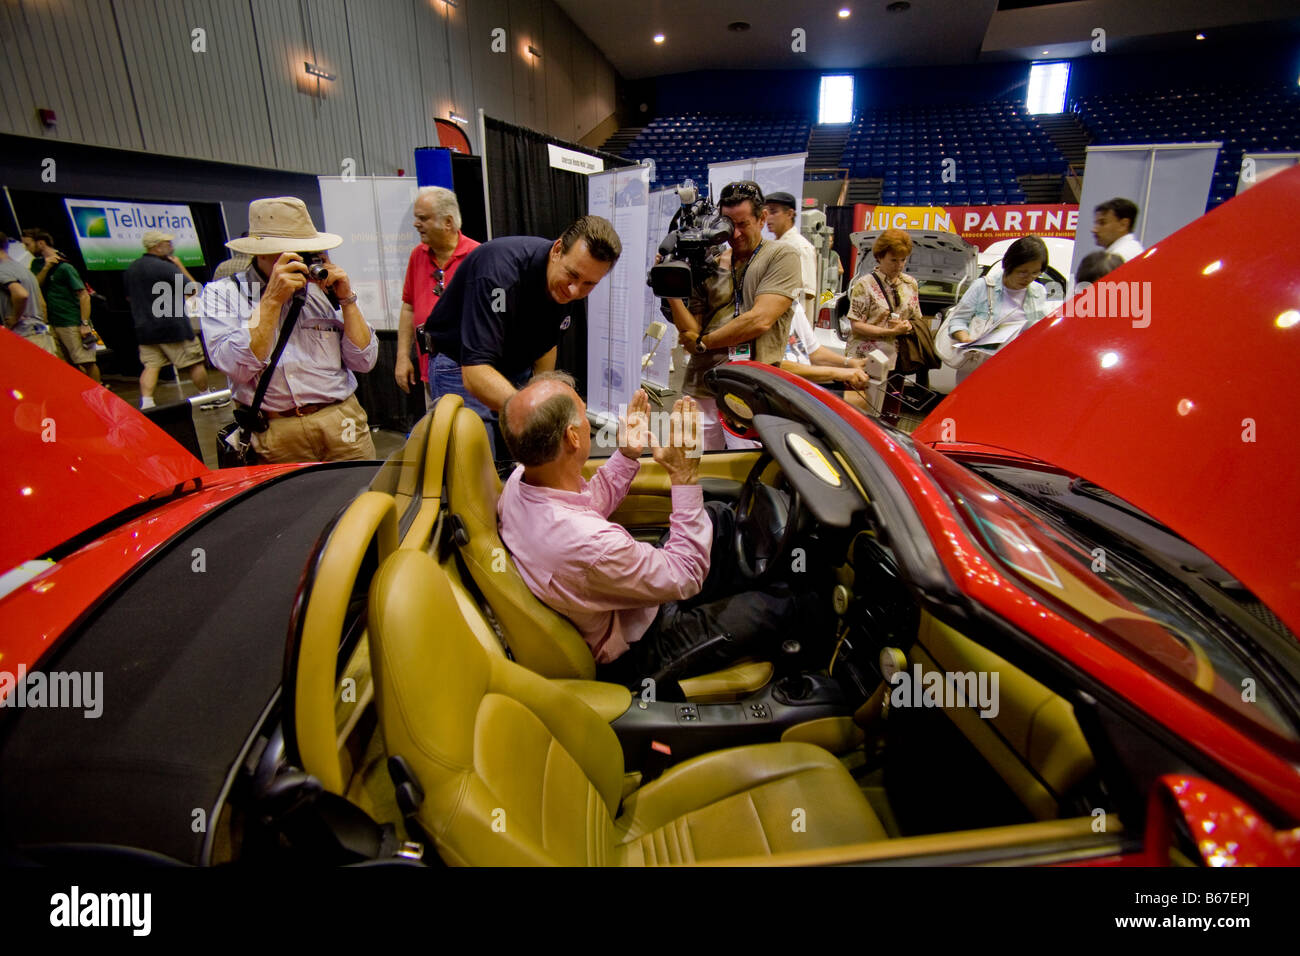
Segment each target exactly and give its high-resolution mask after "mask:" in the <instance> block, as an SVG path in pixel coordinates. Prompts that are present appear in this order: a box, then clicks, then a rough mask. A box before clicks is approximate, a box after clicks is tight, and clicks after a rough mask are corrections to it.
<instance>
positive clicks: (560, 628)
mask: <svg viewBox="0 0 1300 956" xmlns="http://www.w3.org/2000/svg"><path fill="white" fill-rule="evenodd" d="M446 478H447V505H448V507H449V508H450V510H451V513H452V515H455V516H459V518H460V520H461V522H462V524H463V526H464V531H465V537H463V538H462V539H461V540H459V541H458V542H457V543H458V544H459V545H460V553H461V557H462V558H463V559H464V561H465V564H466V566H467V567H468V568H469V573H470V576H471V577H472V578H473V579H474V583H475V584H477V585H478V588H479V590H480V591H482V592H483V597H484V599H485V600H486V601H487V603H488V606H489V607H491V608H492V612H493V613H494V614H495V615H496V618H497V621H498V623H500V625H501V628H502V630H504V631H505V636H506V643H507V644H509V645H510V650H511V652H512V653H513V654H514V656H515V660H517V661H518V662H519V663H520V664H523V665H524V666H525V667H527V668H528V669H529V670H532V671H536V672H537V673H538V674H541V675H542V676H543V677H578V678H582V679H584V680H590V679H592V678H593V677H595V676H596V661H595V658H593V657H592V656H591V649H590V648H589V647H587V642H586V641H584V640H583V639H582V635H581V634H579V633H578V629H577V628H575V627H574V626H573V624H572V623H571V622H570V621H569V620H568V618H566V617H564V616H563V615H561V614H557V613H556V612H555V611H554V610H552V609H551V608H549V607H547V606H546V605H545V604H543V603H542V602H541V601H539V600H538V599H537V598H536V597H534V596H533V592H532V591H530V590H528V585H527V584H525V583H524V579H523V578H522V577H520V575H519V570H518V569H517V568H516V567H515V562H514V558H513V557H511V556H510V553H509V552H508V551H507V550H506V547H505V545H504V544H503V543H502V541H501V535H500V534H498V533H497V499H498V498H499V497H501V479H500V477H498V476H497V471H496V464H495V463H494V462H493V460H492V453H491V451H490V449H489V448H488V435H487V428H486V426H485V425H484V424H483V419H481V418H479V417H478V415H477V414H475V412H474V411H473V410H471V409H468V408H463V407H462V408H460V409H459V410H457V412H456V417H455V419H454V421H453V423H452V429H451V441H450V443H449V445H448V448H447V472H446Z"/></svg>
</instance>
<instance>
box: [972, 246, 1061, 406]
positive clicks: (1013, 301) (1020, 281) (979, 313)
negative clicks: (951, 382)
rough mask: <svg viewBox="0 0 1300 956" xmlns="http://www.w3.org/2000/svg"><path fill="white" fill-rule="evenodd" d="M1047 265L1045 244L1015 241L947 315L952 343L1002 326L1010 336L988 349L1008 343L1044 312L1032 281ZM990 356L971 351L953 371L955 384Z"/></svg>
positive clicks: (1039, 289)
mask: <svg viewBox="0 0 1300 956" xmlns="http://www.w3.org/2000/svg"><path fill="white" fill-rule="evenodd" d="M1046 265H1047V246H1046V245H1045V244H1044V242H1043V240H1041V239H1039V238H1038V237H1037V236H1024V237H1022V238H1020V239H1017V240H1016V241H1015V242H1013V243H1012V244H1011V247H1010V248H1009V249H1007V253H1006V255H1005V256H1003V257H1002V262H1001V263H1000V266H1001V268H1000V269H999V268H998V267H997V266H994V267H993V268H992V269H990V270H989V273H988V275H986V276H985V277H984V278H983V279H982V280H980V281H978V282H973V283H971V287H970V288H969V289H967V290H966V294H965V295H963V296H962V297H961V301H960V302H958V303H957V304H956V305H955V306H954V307H953V310H952V312H951V313H949V316H948V320H947V323H948V334H949V335H950V336H952V339H953V341H954V342H973V341H975V340H976V339H979V338H981V337H983V336H986V335H988V334H989V333H991V332H994V331H995V330H997V329H1000V328H1003V327H1005V328H1006V330H1007V331H1009V332H1010V333H1011V334H1010V335H1009V336H1007V337H1006V339H1005V341H1003V342H1002V343H1001V344H999V345H997V346H995V347H994V348H993V349H992V351H993V352H996V351H997V350H998V349H1000V348H1002V347H1003V346H1005V345H1006V343H1007V342H1010V341H1011V340H1012V339H1014V338H1015V337H1016V336H1017V335H1019V334H1020V333H1021V332H1022V331H1024V330H1025V329H1027V328H1029V326H1031V325H1033V324H1034V323H1035V322H1037V321H1038V320H1039V319H1041V318H1043V317H1044V316H1045V315H1046V314H1047V290H1046V289H1044V288H1043V286H1041V285H1040V284H1038V283H1036V282H1035V281H1034V280H1035V279H1037V278H1038V276H1039V275H1040V274H1041V273H1042V271H1043V269H1044V268H1045V267H1046ZM991 354H992V353H991V352H984V351H979V352H974V351H973V352H972V354H971V355H970V356H969V357H968V358H967V360H966V362H965V363H964V364H963V365H962V366H961V367H960V368H959V369H958V370H957V382H958V383H960V382H961V381H962V379H964V378H965V377H966V376H967V375H969V374H970V373H971V372H973V371H974V370H975V369H977V368H979V366H980V365H981V364H983V363H984V361H986V360H987V359H988V358H989V357H990V355H991Z"/></svg>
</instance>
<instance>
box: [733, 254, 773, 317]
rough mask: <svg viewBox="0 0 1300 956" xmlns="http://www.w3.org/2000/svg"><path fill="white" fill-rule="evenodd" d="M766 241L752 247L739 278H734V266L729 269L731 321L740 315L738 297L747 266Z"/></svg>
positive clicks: (743, 282)
mask: <svg viewBox="0 0 1300 956" xmlns="http://www.w3.org/2000/svg"><path fill="white" fill-rule="evenodd" d="M766 241H767V240H766V239H760V240H758V245H756V246H755V247H754V251H753V252H752V253H750V255H749V258H748V259H746V260H745V265H744V266H743V267H742V268H741V270H740V277H739V278H737V277H736V267H735V266H734V265H733V266H732V267H731V295H732V300H733V305H734V306H735V308H734V311H733V312H732V313H731V317H732V318H733V319H734V318H735V317H736V316H738V315H740V295H741V292H742V290H743V287H744V284H745V273H746V272H748V271H749V264H750V263H751V262H753V261H754V257H755V256H757V255H758V250H759V249H762V248H763V243H764V242H766Z"/></svg>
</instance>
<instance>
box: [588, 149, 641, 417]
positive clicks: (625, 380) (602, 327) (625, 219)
mask: <svg viewBox="0 0 1300 956" xmlns="http://www.w3.org/2000/svg"><path fill="white" fill-rule="evenodd" d="M649 192H650V170H649V169H648V168H646V167H645V166H625V167H622V168H619V169H612V170H609V171H607V172H601V173H592V174H591V176H590V178H589V179H588V180H587V212H589V213H591V214H592V215H595V216H604V217H605V218H606V219H608V220H609V221H610V222H612V223H613V224H614V231H615V232H617V233H618V236H619V239H620V240H622V243H623V254H622V255H621V256H620V257H619V260H618V262H617V263H616V264H615V266H614V268H613V269H612V270H610V273H609V275H608V276H606V277H605V279H604V281H603V282H601V283H600V285H598V286H596V290H595V291H594V292H592V294H591V295H590V296H589V297H588V298H587V411H588V415H589V417H594V418H596V419H598V420H600V421H601V422H611V421H616V420H617V417H618V413H619V410H620V407H621V406H625V405H626V404H627V403H628V402H629V401H630V400H631V398H632V396H633V395H634V394H636V390H637V389H638V388H640V387H641V357H642V350H641V346H642V342H643V341H644V334H645V329H646V325H647V324H648V322H649V321H650V319H648V318H647V316H646V296H645V279H646V273H645V262H646V248H645V244H646V231H647V228H648V226H647V215H646V213H647V206H646V201H647V198H648V196H649Z"/></svg>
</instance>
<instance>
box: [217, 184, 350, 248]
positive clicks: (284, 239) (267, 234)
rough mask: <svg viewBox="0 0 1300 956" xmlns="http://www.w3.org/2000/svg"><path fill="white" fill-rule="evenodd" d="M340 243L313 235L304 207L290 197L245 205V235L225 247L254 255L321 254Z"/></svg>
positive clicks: (333, 237) (321, 234)
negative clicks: (246, 224) (246, 227)
mask: <svg viewBox="0 0 1300 956" xmlns="http://www.w3.org/2000/svg"><path fill="white" fill-rule="evenodd" d="M342 244H343V237H342V236H336V235H335V234H334V233H332V232H317V231H316V224H315V223H313V222H312V221H311V213H309V212H308V211H307V204H306V203H304V202H303V201H302V200H301V199H298V198H296V197H294V196H276V197H275V198H273V199H254V200H253V201H252V202H251V203H249V204H248V235H247V236H245V237H242V238H240V239H231V240H230V241H229V242H227V243H226V248H227V249H231V250H233V251H235V252H243V253H247V254H248V255H254V256H270V255H279V254H280V253H282V252H324V251H325V250H326V249H333V248H334V247H335V246H340V245H342Z"/></svg>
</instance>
